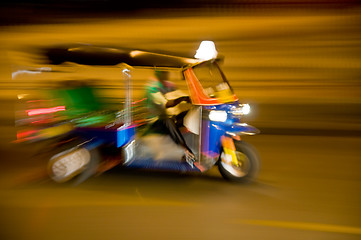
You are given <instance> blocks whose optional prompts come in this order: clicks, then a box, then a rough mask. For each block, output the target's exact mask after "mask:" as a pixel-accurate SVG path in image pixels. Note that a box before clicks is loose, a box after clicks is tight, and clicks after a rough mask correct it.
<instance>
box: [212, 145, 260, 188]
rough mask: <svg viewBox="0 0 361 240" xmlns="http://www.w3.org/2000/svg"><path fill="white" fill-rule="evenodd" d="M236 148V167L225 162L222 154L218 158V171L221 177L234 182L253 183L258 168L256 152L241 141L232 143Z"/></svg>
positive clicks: (258, 161) (258, 160) (258, 162)
mask: <svg viewBox="0 0 361 240" xmlns="http://www.w3.org/2000/svg"><path fill="white" fill-rule="evenodd" d="M234 145H235V148H236V151H235V154H236V157H237V162H238V163H237V165H236V164H234V163H232V162H230V161H227V160H226V159H225V156H224V154H223V153H222V154H221V156H220V160H219V162H218V169H219V172H220V173H221V175H222V176H223V177H224V178H225V179H227V180H231V181H234V182H251V181H253V180H254V179H255V178H256V176H257V174H258V172H259V168H260V159H259V156H258V154H257V151H256V150H255V149H254V148H253V147H252V145H250V144H248V143H246V142H243V141H234Z"/></svg>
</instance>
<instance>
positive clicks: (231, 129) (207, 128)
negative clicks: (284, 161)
mask: <svg viewBox="0 0 361 240" xmlns="http://www.w3.org/2000/svg"><path fill="white" fill-rule="evenodd" d="M237 106H239V103H238V102H234V103H228V104H222V105H215V106H204V110H205V111H204V112H208V111H211V110H217V111H226V112H227V113H228V114H227V120H226V121H225V122H216V121H211V120H209V118H208V116H204V117H203V122H202V154H204V155H207V156H209V157H218V156H219V154H220V153H221V149H222V143H221V137H222V136H224V135H228V134H236V135H242V134H250V135H252V134H257V133H259V130H258V129H257V128H255V127H253V126H251V125H248V124H245V123H241V119H240V117H239V116H234V115H232V114H229V112H230V110H231V109H232V108H233V107H237Z"/></svg>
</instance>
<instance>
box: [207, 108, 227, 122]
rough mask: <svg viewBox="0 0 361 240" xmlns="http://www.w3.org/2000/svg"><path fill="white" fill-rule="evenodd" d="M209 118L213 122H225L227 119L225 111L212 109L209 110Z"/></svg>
mask: <svg viewBox="0 0 361 240" xmlns="http://www.w3.org/2000/svg"><path fill="white" fill-rule="evenodd" d="M209 119H210V120H211V121H215V122H225V121H226V120H227V112H226V111H217V110H212V111H210V112H209Z"/></svg>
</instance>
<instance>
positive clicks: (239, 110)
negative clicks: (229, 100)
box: [231, 103, 251, 116]
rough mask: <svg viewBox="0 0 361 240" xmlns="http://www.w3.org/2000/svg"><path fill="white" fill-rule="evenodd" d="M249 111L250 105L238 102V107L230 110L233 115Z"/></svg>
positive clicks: (244, 113) (245, 113)
mask: <svg viewBox="0 0 361 240" xmlns="http://www.w3.org/2000/svg"><path fill="white" fill-rule="evenodd" d="M250 112H251V106H249V104H247V103H246V104H240V105H239V107H234V108H233V109H232V110H231V113H232V114H233V115H237V116H238V115H247V114H249V113H250Z"/></svg>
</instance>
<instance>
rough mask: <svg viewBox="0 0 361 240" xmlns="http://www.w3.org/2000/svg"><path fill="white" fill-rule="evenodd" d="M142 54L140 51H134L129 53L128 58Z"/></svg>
mask: <svg viewBox="0 0 361 240" xmlns="http://www.w3.org/2000/svg"><path fill="white" fill-rule="evenodd" d="M142 53H143V52H142V51H138V50H134V51H131V52H130V56H131V57H135V56H138V55H141V54H142Z"/></svg>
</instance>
